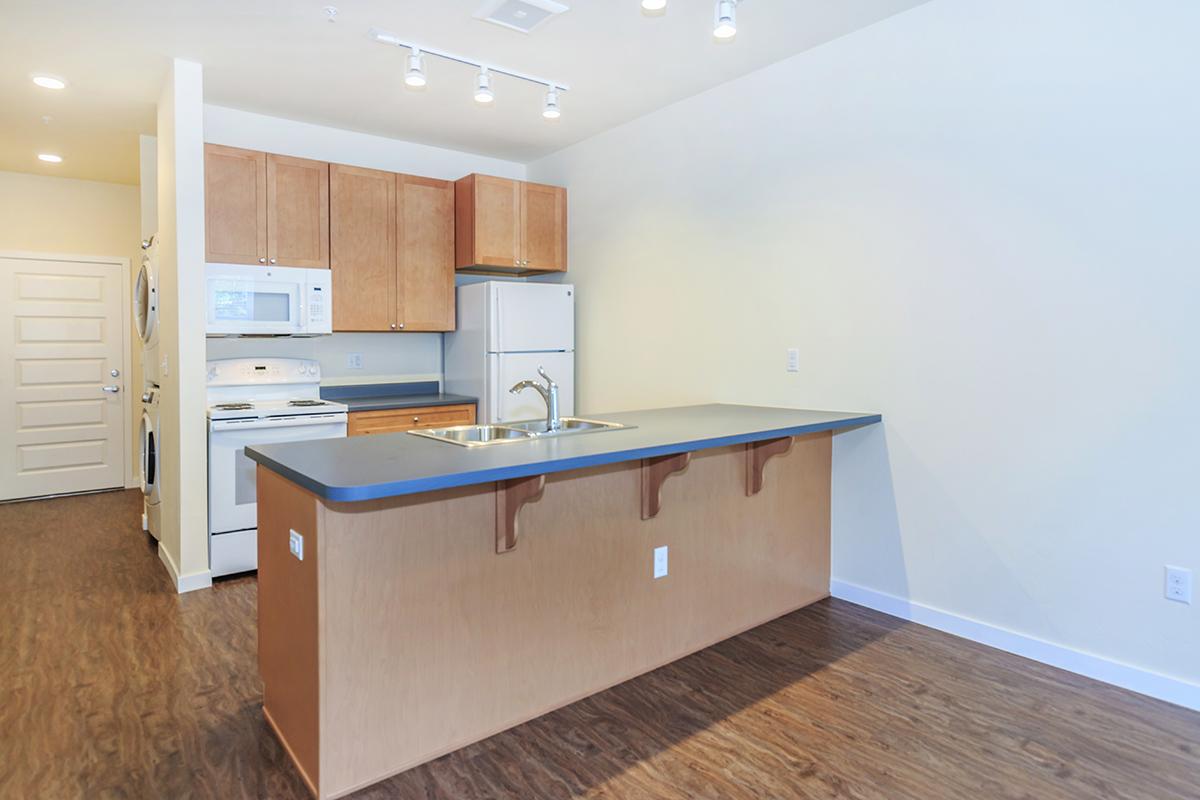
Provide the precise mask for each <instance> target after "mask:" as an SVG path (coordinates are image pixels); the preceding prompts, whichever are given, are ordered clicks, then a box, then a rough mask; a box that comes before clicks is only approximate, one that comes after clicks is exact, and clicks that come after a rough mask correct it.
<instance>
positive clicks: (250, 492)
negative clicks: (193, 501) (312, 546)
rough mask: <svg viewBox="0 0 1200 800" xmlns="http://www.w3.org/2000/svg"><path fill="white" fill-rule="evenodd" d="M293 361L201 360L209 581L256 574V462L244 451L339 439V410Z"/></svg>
mask: <svg viewBox="0 0 1200 800" xmlns="http://www.w3.org/2000/svg"><path fill="white" fill-rule="evenodd" d="M320 385H321V367H320V365H319V364H318V363H317V362H316V361H310V360H308V359H300V358H262V359H253V358H231V359H224V360H220V361H209V362H208V393H207V400H208V532H209V536H208V543H209V544H208V547H209V550H208V557H209V568H210V569H211V570H212V574H213V576H214V577H215V576H220V575H231V574H233V573H235V572H246V571H248V570H252V569H257V568H258V535H257V534H258V497H257V481H256V475H255V466H256V465H255V463H254V462H253V461H251V460H250V459H249V458H247V457H246V447H247V446H249V445H257V444H275V443H277V442H296V441H302V440H305V439H332V438H336V437H340V436H345V435H346V406H345V404H343V403H335V402H331V401H328V400H322V399H321V392H320Z"/></svg>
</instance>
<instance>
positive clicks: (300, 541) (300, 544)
mask: <svg viewBox="0 0 1200 800" xmlns="http://www.w3.org/2000/svg"><path fill="white" fill-rule="evenodd" d="M288 550H290V551H291V553H292V555H294V556H295V557H296V559H297V560H298V561H303V560H304V537H303V536H301V535H300V534H298V533H296V532H295V531H293V530H289V531H288Z"/></svg>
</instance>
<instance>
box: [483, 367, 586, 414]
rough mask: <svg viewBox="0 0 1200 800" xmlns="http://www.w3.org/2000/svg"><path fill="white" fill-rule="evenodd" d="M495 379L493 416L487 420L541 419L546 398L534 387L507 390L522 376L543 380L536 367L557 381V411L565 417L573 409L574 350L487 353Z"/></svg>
mask: <svg viewBox="0 0 1200 800" xmlns="http://www.w3.org/2000/svg"><path fill="white" fill-rule="evenodd" d="M488 359H489V365H490V366H491V368H492V370H493V375H494V376H495V379H494V380H493V381H492V382H491V386H492V387H493V390H494V391H495V393H496V396H495V398H493V399H494V401H495V402H494V404H493V405H492V408H494V409H498V411H497V413H496V414H495V418H494V419H490V420H484V421H486V422H515V421H517V420H524V419H544V418H545V416H546V402H545V401H544V400H543V399H542V396H541V395H540V394H539V393H538V392H537V391H535V390H534V389H526V390H525V391H523V392H521V393H520V394H512V393H510V392H509V391H508V390H509V387H511V386H513V385H514V384H516V383H519V382H520V381H523V380H526V379H528V380H533V381H537V382H539V383H545V381H543V380H542V379H541V377H539V376H538V371H537V369H538V367H539V366H541V367H545V369H546V373H547V374H548V375H549V376H550V377H551V378H553V379H554V381H555V382H556V383H557V384H558V413H559V415H561V416H564V417H567V416H570V415H571V414H574V413H575V354H574V353H500V354H497V355H491V356H488Z"/></svg>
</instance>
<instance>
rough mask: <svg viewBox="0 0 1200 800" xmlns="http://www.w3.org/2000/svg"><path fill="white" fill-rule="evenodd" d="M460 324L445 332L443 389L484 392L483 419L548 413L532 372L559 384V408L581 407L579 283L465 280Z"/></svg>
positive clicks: (480, 417) (480, 394)
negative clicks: (527, 385)
mask: <svg viewBox="0 0 1200 800" xmlns="http://www.w3.org/2000/svg"><path fill="white" fill-rule="evenodd" d="M457 295H458V327H457V329H456V330H455V331H454V332H453V333H447V334H446V335H445V340H444V352H443V355H444V364H443V369H444V371H445V379H444V381H443V387H444V391H446V392H452V393H455V394H465V395H470V396H472V397H477V398H479V405H478V408H477V410H476V417H477V419H478V421H479V422H513V421H516V420H523V419H538V418H539V417H545V416H546V404H545V402H543V400H542V398H541V395H539V394H538V393H537V392H535V391H533V390H532V389H527V390H526V391H524V392H521V393H520V394H509V391H508V390H509V388H510V387H512V385H513V384H515V383H518V382H520V381H523V380H525V379H527V378H528V379H529V380H534V381H538V382H543V381H542V380H541V379H540V378H539V377H538V367H542V368H543V369H545V370H546V374H548V375H549V376H550V377H551V378H553V379H554V382H555V383H557V384H558V398H559V399H558V406H559V408H558V410H559V414H560V415H562V416H570V415H572V414H574V413H575V287H574V286H572V285H570V284H565V283H523V282H513V281H483V282H480V283H469V284H466V285H463V286H459V287H458V289H457Z"/></svg>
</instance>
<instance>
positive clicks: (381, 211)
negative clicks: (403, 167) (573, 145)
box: [329, 164, 454, 331]
mask: <svg viewBox="0 0 1200 800" xmlns="http://www.w3.org/2000/svg"><path fill="white" fill-rule="evenodd" d="M329 183H330V197H331V200H330V259H331V264H332V267H333V329H334V330H335V331H452V330H454V184H453V183H452V182H450V181H440V180H434V179H432V178H420V177H416V176H413V175H398V174H395V173H391V172H382V171H379V170H370V169H361V168H358V167H347V166H342V165H340V164H335V165H333V166H332V167H331V168H330V176H329Z"/></svg>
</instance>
